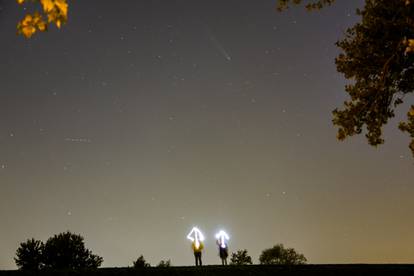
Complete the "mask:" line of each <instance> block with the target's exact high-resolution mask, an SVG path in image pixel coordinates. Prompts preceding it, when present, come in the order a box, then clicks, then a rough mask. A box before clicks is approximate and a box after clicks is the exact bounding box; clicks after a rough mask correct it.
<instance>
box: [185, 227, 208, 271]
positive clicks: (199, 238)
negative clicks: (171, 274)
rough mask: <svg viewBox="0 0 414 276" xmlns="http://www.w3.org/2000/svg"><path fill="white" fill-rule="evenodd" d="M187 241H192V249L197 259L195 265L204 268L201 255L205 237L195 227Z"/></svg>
mask: <svg viewBox="0 0 414 276" xmlns="http://www.w3.org/2000/svg"><path fill="white" fill-rule="evenodd" d="M187 239H189V240H190V241H191V248H192V249H193V252H194V258H195V265H196V266H202V265H203V263H202V261H201V253H202V252H203V248H204V244H203V241H204V236H203V233H201V231H200V230H199V229H198V228H197V227H194V228H193V229H192V230H191V232H190V233H189V234H188V235H187Z"/></svg>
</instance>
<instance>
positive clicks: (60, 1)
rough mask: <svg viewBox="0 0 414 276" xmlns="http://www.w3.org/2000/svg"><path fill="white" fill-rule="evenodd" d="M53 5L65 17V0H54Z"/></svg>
mask: <svg viewBox="0 0 414 276" xmlns="http://www.w3.org/2000/svg"><path fill="white" fill-rule="evenodd" d="M55 5H56V7H57V8H58V9H59V11H60V13H61V14H62V16H63V17H65V19H66V18H67V17H68V4H67V3H66V0H55Z"/></svg>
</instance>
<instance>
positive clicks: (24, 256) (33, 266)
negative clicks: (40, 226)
mask: <svg viewBox="0 0 414 276" xmlns="http://www.w3.org/2000/svg"><path fill="white" fill-rule="evenodd" d="M43 247H44V245H43V242H42V241H39V240H35V239H33V238H32V239H29V240H27V241H26V242H22V243H21V244H20V247H19V248H18V249H17V251H16V257H15V258H14V261H15V262H16V265H17V267H18V268H19V269H21V270H32V271H36V270H39V269H41V268H42V266H43V262H42V261H43V260H42V252H43Z"/></svg>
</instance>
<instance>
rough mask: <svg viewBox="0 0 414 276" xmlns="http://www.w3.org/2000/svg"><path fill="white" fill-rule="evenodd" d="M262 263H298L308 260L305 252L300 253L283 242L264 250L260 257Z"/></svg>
mask: <svg viewBox="0 0 414 276" xmlns="http://www.w3.org/2000/svg"><path fill="white" fill-rule="evenodd" d="M259 261H260V264H266V265H269V264H283V265H298V264H305V263H306V262H307V260H306V258H305V256H304V255H303V254H299V253H297V252H296V251H295V249H293V248H285V247H284V246H283V244H277V245H275V246H273V247H272V248H268V249H265V250H263V251H262V254H261V255H260V257H259Z"/></svg>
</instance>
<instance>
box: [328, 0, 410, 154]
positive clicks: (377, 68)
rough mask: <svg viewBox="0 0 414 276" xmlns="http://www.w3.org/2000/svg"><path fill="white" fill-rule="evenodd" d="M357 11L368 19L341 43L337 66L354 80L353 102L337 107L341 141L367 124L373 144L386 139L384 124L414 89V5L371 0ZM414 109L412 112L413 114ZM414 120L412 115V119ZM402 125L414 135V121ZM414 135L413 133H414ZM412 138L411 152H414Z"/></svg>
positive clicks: (349, 89)
mask: <svg viewBox="0 0 414 276" xmlns="http://www.w3.org/2000/svg"><path fill="white" fill-rule="evenodd" d="M357 13H358V14H359V15H361V16H362V21H361V22H360V23H357V24H356V25H355V26H353V27H352V28H349V29H348V30H347V32H346V36H345V38H344V39H343V40H341V41H339V42H337V45H338V46H339V47H340V48H341V49H342V51H343V52H342V53H341V54H340V55H339V56H338V57H337V58H336V66H337V70H338V71H339V72H341V73H343V74H344V75H345V77H346V78H347V79H349V80H353V83H352V84H349V85H347V86H346V87H345V90H346V92H348V94H349V95H350V98H351V99H350V100H349V101H346V102H345V103H344V108H343V109H342V110H339V109H335V110H334V111H333V115H334V119H333V123H334V124H335V125H337V126H338V127H339V130H338V139H339V140H344V139H345V138H346V137H349V136H353V135H355V134H360V133H361V132H362V130H363V127H366V129H367V134H366V137H367V139H368V142H369V144H371V145H373V146H377V145H380V144H382V143H384V140H383V138H382V127H383V126H384V125H385V124H386V123H387V122H388V120H389V119H390V118H392V117H394V116H395V113H394V111H395V108H396V107H397V106H398V105H400V104H401V103H403V99H404V96H405V95H407V94H409V93H412V92H413V90H414V66H413V65H414V64H413V63H414V55H413V54H412V53H411V51H412V46H413V45H412V44H413V43H412V40H411V39H407V38H410V37H414V5H412V4H410V2H409V1H402V0H375V1H374V0H369V1H368V0H367V1H366V4H365V7H364V9H363V10H358V11H357ZM410 113H411V112H410ZM409 120H410V117H409ZM400 129H402V130H403V131H406V132H408V133H410V134H412V133H414V127H413V124H412V122H411V123H410V122H408V123H400ZM411 137H412V138H413V136H411ZM413 144H414V139H412V142H411V146H410V147H411V150H412V152H413V154H414V150H413V146H412V145H413Z"/></svg>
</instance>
